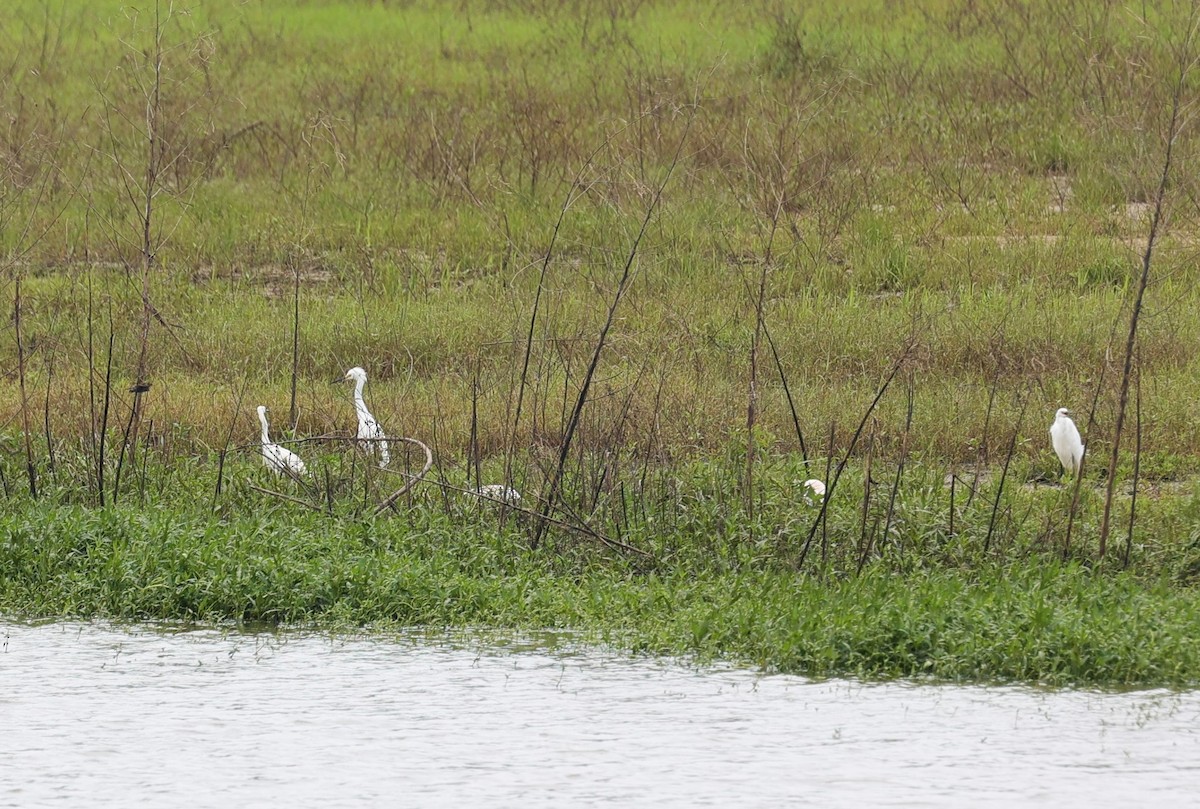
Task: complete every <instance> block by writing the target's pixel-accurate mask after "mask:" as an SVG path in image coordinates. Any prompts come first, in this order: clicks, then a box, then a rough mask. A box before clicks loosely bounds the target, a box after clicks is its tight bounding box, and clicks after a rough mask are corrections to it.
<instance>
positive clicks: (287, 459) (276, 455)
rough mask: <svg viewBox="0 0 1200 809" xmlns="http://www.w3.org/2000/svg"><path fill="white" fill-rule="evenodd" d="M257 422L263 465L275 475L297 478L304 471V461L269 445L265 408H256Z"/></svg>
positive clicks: (282, 448) (291, 453) (279, 447)
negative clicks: (260, 433) (259, 427)
mask: <svg viewBox="0 0 1200 809" xmlns="http://www.w3.org/2000/svg"><path fill="white" fill-rule="evenodd" d="M258 420H259V421H260V422H261V423H262V456H263V465H264V466H266V467H267V469H270V470H271V471H272V472H274V473H275V474H277V475H289V476H299V475H303V474H304V471H305V467H304V461H302V460H300V457H299V456H298V455H296V453H294V452H292V451H291V450H290V449H286V448H285V447H281V446H279V445H278V444H273V443H271V438H270V436H269V435H267V407H266V405H259V406H258Z"/></svg>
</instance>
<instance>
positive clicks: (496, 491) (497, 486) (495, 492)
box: [475, 483, 521, 506]
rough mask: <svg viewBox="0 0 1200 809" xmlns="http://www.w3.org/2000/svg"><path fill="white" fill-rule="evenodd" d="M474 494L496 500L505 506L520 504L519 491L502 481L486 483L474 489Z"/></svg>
mask: <svg viewBox="0 0 1200 809" xmlns="http://www.w3.org/2000/svg"><path fill="white" fill-rule="evenodd" d="M475 494H477V495H479V496H480V497H482V498H484V499H486V500H496V501H497V502H500V503H504V504H505V505H507V506H520V505H521V493H520V492H518V491H517V490H516V489H514V488H512V487H511V486H505V485H504V484H503V483H488V484H485V485H483V486H480V487H479V488H478V489H476V490H475Z"/></svg>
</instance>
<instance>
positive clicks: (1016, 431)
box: [983, 396, 1029, 554]
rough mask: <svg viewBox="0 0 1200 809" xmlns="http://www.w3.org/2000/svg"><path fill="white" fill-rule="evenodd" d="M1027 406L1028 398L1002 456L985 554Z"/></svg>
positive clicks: (1023, 404) (985, 538) (990, 545)
mask: <svg viewBox="0 0 1200 809" xmlns="http://www.w3.org/2000/svg"><path fill="white" fill-rule="evenodd" d="M1028 406H1029V397H1028V396H1026V397H1025V400H1024V401H1023V402H1022V403H1021V412H1020V415H1018V416H1017V426H1016V427H1014V428H1013V434H1012V438H1011V439H1010V440H1009V442H1008V451H1007V452H1006V453H1005V454H1004V466H1003V467H1001V469H1000V482H999V483H998V484H997V486H996V498H995V500H993V501H992V513H991V515H990V516H989V517H988V530H987V536H986V537H984V540H983V552H984V554H986V553H987V552H988V550H989V549H990V548H991V547H992V534H993V533H995V530H996V516H997V515H998V514H999V513H1000V499H1001V498H1002V497H1003V496H1004V484H1005V483H1006V482H1007V481H1008V467H1009V465H1010V464H1011V463H1012V459H1013V455H1015V454H1016V452H1017V436H1019V435H1020V434H1021V425H1023V424H1024V423H1025V409H1026V408H1027V407H1028Z"/></svg>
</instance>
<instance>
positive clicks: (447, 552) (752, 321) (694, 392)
mask: <svg viewBox="0 0 1200 809" xmlns="http://www.w3.org/2000/svg"><path fill="white" fill-rule="evenodd" d="M10 6H11V8H10V9H9V10H7V11H6V14H5V20H4V21H3V22H0V51H2V52H3V53H4V54H6V56H5V59H4V60H3V64H0V110H3V116H2V118H0V174H2V176H0V269H2V270H3V281H2V283H3V289H4V290H5V294H6V295H7V298H8V306H9V307H10V311H11V318H9V319H8V321H7V324H6V326H5V328H4V332H3V335H2V336H0V341H2V345H0V351H3V356H4V357H6V358H7V359H6V361H5V369H6V377H5V380H4V381H3V382H2V383H0V417H2V418H3V422H2V425H0V426H2V427H3V432H2V433H0V484H2V495H3V498H4V501H5V503H6V505H5V516H4V517H3V523H4V530H3V534H2V535H0V574H2V578H0V581H2V583H0V608H2V609H4V610H5V611H16V612H20V613H22V614H83V615H109V616H114V617H134V618H136V617H161V618H167V617H181V618H189V619H203V620H221V619H237V620H252V621H257V620H268V621H286V622H296V621H309V620H312V621H342V620H344V621H349V622H367V623H370V622H375V621H399V622H413V623H443V622H445V623H484V624H488V623H494V624H504V625H509V624H516V625H522V626H534V625H538V624H540V623H544V624H550V625H556V626H557V625H583V626H593V627H595V628H597V629H598V631H601V630H602V628H603V625H605V624H606V623H607V624H610V628H611V631H612V632H613V633H615V634H617V635H621V637H622V638H623V640H621V641H620V642H622V643H628V644H629V645H631V646H634V647H637V648H646V649H653V650H672V651H680V650H687V649H692V650H700V651H704V652H706V653H711V654H717V655H727V656H733V657H737V658H739V659H744V660H750V661H753V662H756V663H761V664H763V665H766V666H768V667H778V668H784V669H787V670H793V671H807V672H817V673H828V672H832V671H845V670H849V671H859V672H861V673H868V674H870V673H874V674H919V673H931V674H936V675H941V676H947V677H1014V678H1027V679H1046V680H1050V681H1055V682H1064V681H1098V682H1133V683H1138V682H1146V683H1149V682H1167V683H1173V684H1183V683H1194V682H1195V681H1197V680H1198V679H1200V648H1198V646H1197V645H1198V644H1200V638H1197V637H1196V635H1195V633H1194V632H1192V631H1190V630H1189V629H1187V627H1188V626H1189V625H1191V626H1194V625H1195V623H1194V621H1192V617H1193V616H1194V613H1195V611H1196V609H1197V604H1196V597H1195V590H1194V582H1195V580H1196V577H1197V575H1200V492H1198V489H1197V483H1196V475H1197V473H1200V414H1198V413H1197V410H1196V406H1195V402H1196V401H1197V399H1198V398H1200V396H1198V394H1200V361H1198V360H1197V357H1198V356H1200V318H1198V317H1197V316H1196V312H1197V311H1200V283H1198V281H1200V270H1198V269H1197V263H1196V253H1197V246H1198V245H1200V240H1198V239H1197V235H1198V234H1200V204H1198V200H1200V193H1198V192H1200V187H1198V186H1197V182H1198V180H1197V176H1198V175H1197V173H1196V172H1195V171H1194V170H1193V167H1194V166H1195V164H1196V158H1197V147H1198V143H1200V142H1198V141H1197V138H1196V137H1195V129H1194V120H1193V117H1194V103H1195V99H1196V93H1197V90H1198V85H1197V81H1198V78H1200V73H1197V71H1196V70H1195V69H1194V64H1195V60H1196V57H1197V55H1198V54H1200V43H1198V42H1197V40H1196V33H1197V24H1198V21H1200V17H1198V15H1197V10H1196V8H1195V7H1194V6H1193V5H1189V4H1182V3H1168V4H1162V5H1160V6H1158V7H1156V8H1153V9H1150V8H1146V7H1142V6H1138V7H1136V8H1135V7H1127V6H1126V5H1124V4H1121V3H1117V2H1084V1H1083V0H1069V1H1068V2H1065V3H1058V4H1054V6H1053V8H1049V7H1043V6H1042V4H1037V3H1024V2H1019V0H992V1H991V2H986V3H979V4H971V5H968V6H966V7H962V8H956V7H950V6H947V5H946V4H943V3H937V2H926V3H919V4H916V5H915V6H913V7H911V8H905V9H900V8H897V7H895V6H894V4H891V3H885V2H866V3H860V4H855V5H854V7H853V8H849V9H847V8H845V7H844V5H843V4H838V3H832V2H830V3H825V2H816V3H811V4H806V5H804V6H803V7H800V6H793V5H790V4H776V3H751V4H742V3H732V2H710V3H681V2H670V1H669V0H663V1H662V2H631V1H630V0H605V2H602V3H594V4H593V3H586V4H565V5H564V4H556V3H542V2H537V1H536V0H534V2H524V3H519V2H513V3H506V2H501V3H495V2H472V0H464V1H463V2H459V3H449V4H441V3H432V2H430V3H424V2H417V3H409V4H402V5H399V6H397V5H393V4H387V3H383V4H367V3H352V2H340V3H339V2H320V3H317V2H299V1H298V0H297V2H282V1H281V2H267V3H261V4H253V5H240V6H237V7H226V6H223V5H219V4H211V3H196V4H185V3H175V4H171V3H168V2H165V0H161V1H160V2H158V3H157V4H154V5H146V6H139V7H138V8H137V9H134V8H133V7H130V6H126V5H124V4H121V3H118V2H111V1H109V2H99V3H91V4H88V5H87V6H86V7H83V6H77V5H75V4H69V3H59V4H56V3H53V2H45V1H44V0H17V1H16V2H14V3H11V4H10ZM353 366H363V367H364V368H366V369H367V371H368V372H369V373H370V375H371V383H370V384H371V386H370V389H369V393H370V396H371V411H372V413H373V414H374V416H375V417H376V418H377V419H378V420H379V422H380V424H381V425H382V426H383V427H384V428H385V429H386V431H387V435H388V437H389V438H391V437H393V436H401V437H412V438H415V439H418V440H419V441H420V442H421V443H422V445H423V446H427V447H428V448H429V450H430V454H429V456H428V457H426V456H425V455H423V454H422V453H421V452H420V451H419V450H420V448H419V447H418V446H417V445H414V444H412V443H406V442H403V441H401V442H400V443H399V444H397V443H396V442H395V441H393V443H392V453H393V455H394V456H396V457H395V458H394V459H393V461H392V463H391V464H390V465H389V467H388V468H387V469H386V470H382V469H378V468H377V467H376V466H375V465H374V464H373V463H372V462H371V461H370V460H369V459H368V458H367V457H366V456H365V455H364V454H363V453H362V452H361V451H360V449H356V448H355V447H354V444H353V442H352V441H351V440H350V439H352V438H353V437H354V436H355V430H354V423H355V422H354V413H353V407H352V405H351V404H350V401H349V398H348V395H347V393H346V391H344V390H343V389H340V388H335V387H334V386H332V385H330V383H329V380H330V379H332V378H334V377H339V376H341V375H343V374H344V373H345V371H346V369H347V368H350V367H353ZM260 404H262V405H267V406H268V407H270V408H271V412H272V414H273V415H272V422H271V431H272V437H273V439H274V440H275V441H277V442H279V443H280V444H281V445H283V446H287V447H289V448H290V449H292V450H293V451H295V452H297V453H298V454H299V455H300V456H301V457H303V458H304V459H305V462H306V464H307V468H308V474H307V475H306V476H305V477H303V478H302V479H298V480H280V481H273V480H271V479H270V478H269V476H268V475H267V474H266V473H265V472H263V470H262V464H261V460H260V459H259V458H258V457H257V455H256V453H257V452H258V446H257V443H258V442H257V439H258V434H259V429H260V428H259V423H258V420H257V417H256V415H255V407H256V406H257V405H260ZM1059 407H1070V408H1071V410H1072V411H1074V412H1075V413H1076V419H1077V423H1078V425H1079V428H1080V431H1081V432H1082V433H1083V441H1084V443H1085V444H1086V446H1087V449H1088V452H1087V455H1086V456H1085V459H1084V464H1083V470H1082V475H1081V476H1078V477H1076V478H1072V479H1068V481H1067V485H1063V484H1062V483H1061V482H1060V468H1059V464H1058V460H1057V458H1056V457H1055V455H1054V453H1053V452H1052V451H1051V449H1050V442H1049V437H1048V435H1047V429H1048V428H1049V426H1050V422H1051V421H1052V419H1053V414H1054V412H1055V410H1056V409H1057V408H1059ZM423 466H426V467H427V470H426V473H425V474H424V477H423V478H422V479H421V482H420V483H419V484H414V483H413V479H414V476H415V475H416V474H417V473H418V472H420V471H421V470H422V467H423ZM809 478H816V479H820V480H823V481H825V482H826V484H827V486H828V491H827V497H826V499H825V500H820V499H818V500H817V501H816V502H815V503H806V502H805V501H804V498H803V490H802V486H801V483H802V481H804V480H806V479H809ZM1076 481H1078V485H1075V482H1076ZM491 484H495V485H506V486H513V487H515V488H516V489H517V490H519V491H520V492H521V493H522V496H523V502H522V505H521V506H520V507H511V506H506V505H504V504H500V503H481V502H478V498H475V497H472V496H471V495H470V492H471V491H472V490H475V489H477V488H478V487H479V486H481V485H491ZM810 499H811V498H810ZM388 501H390V502H388ZM381 509H382V513H380V514H375V512H376V511H379V510H381ZM730 598H732V599H733V600H732V601H730ZM722 605H724V606H722ZM1113 611H1115V612H1113ZM788 616H790V617H788ZM839 616H840V618H839ZM1021 616H1025V617H1021ZM842 618H844V619H845V621H848V623H846V622H843V621H842V620H841V619H842ZM993 619H994V620H995V621H996V622H997V624H996V626H997V628H996V629H995V632H993V631H992V630H991V629H988V627H989V626H990V624H989V621H992V620H993ZM1163 622H1165V624H1164V623H1163ZM1189 622H1190V624H1189ZM1151 623H1153V624H1154V625H1155V626H1168V627H1169V628H1168V629H1164V630H1163V631H1162V632H1161V633H1160V634H1155V633H1150V632H1149V631H1148V626H1149V625H1150V624H1151ZM839 627H841V628H842V629H839ZM843 630H844V631H845V632H846V633H848V634H846V635H844V636H843V635H837V633H838V632H841V631H843ZM958 632H961V633H962V634H963V636H964V637H966V636H970V637H973V638H974V640H973V641H972V643H974V644H976V645H975V646H974V647H973V648H974V650H975V651H974V652H971V653H967V652H961V653H960V651H955V650H959V649H960V647H959V646H957V645H955V644H957V641H954V642H953V643H951V641H949V640H947V638H950V637H958V635H956V634H955V633H958ZM1110 632H1114V633H1117V634H1113V635H1110V634H1109V633H1110ZM622 633H632V634H622ZM831 633H832V634H831ZM1063 633H1065V634H1063ZM834 635H837V637H834ZM1151 635H1153V637H1151ZM1001 636H1003V637H1006V638H1007V637H1011V638H1014V639H1015V640H1013V641H1012V644H1015V646H1014V645H1008V644H1006V643H1004V642H1001V641H1000V640H999V639H998V638H1000V637H1001ZM947 644H950V647H948V646H947ZM951 647H953V648H952V649H951Z"/></svg>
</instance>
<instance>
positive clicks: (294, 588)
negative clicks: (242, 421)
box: [0, 508, 1200, 686]
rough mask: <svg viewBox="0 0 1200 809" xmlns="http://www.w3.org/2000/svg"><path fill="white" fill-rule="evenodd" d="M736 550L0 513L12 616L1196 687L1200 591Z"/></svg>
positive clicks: (771, 666) (472, 533)
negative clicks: (549, 641) (516, 634)
mask: <svg viewBox="0 0 1200 809" xmlns="http://www.w3.org/2000/svg"><path fill="white" fill-rule="evenodd" d="M753 555H754V552H753V550H752V549H751V548H750V547H740V548H738V549H737V550H735V551H732V552H730V553H728V554H726V555H725V558H724V559H723V561H721V562H718V561H715V560H708V561H704V560H701V559H699V558H693V559H691V560H689V562H688V563H687V564H680V563H678V562H676V563H673V564H662V565H656V566H651V567H650V568H647V567H645V566H644V564H642V563H635V562H630V561H628V560H625V561H623V560H620V559H613V558H609V559H601V558H597V557H596V556H595V555H594V554H580V553H566V554H562V555H558V556H553V557H551V556H547V555H545V554H541V553H534V552H531V551H529V550H528V548H527V546H525V544H524V543H523V542H522V541H521V540H520V538H518V537H516V536H513V535H512V534H510V533H506V532H504V531H497V530H496V528H495V526H494V525H493V526H491V527H488V525H487V524H485V523H470V522H468V523H465V524H464V523H458V524H453V523H450V522H447V521H446V520H445V519H444V518H441V517H438V516H437V515H435V514H431V513H430V512H429V511H426V510H422V509H418V510H416V511H413V512H410V513H408V514H406V517H405V519H404V520H403V521H380V522H365V523H364V522H361V521H347V520H336V519H322V518H309V517H306V516H297V515H295V514H291V515H288V514H283V513H279V512H268V513H265V514H258V515H242V516H238V517H236V518H231V519H226V520H212V521H207V522H206V521H204V520H203V519H197V517H196V515H195V514H194V513H188V512H187V511H185V510H182V509H181V510H178V511H175V512H172V511H169V510H150V511H146V510H138V509H117V510H111V511H107V512H95V511H88V510H81V509H73V508H39V509H30V510H28V511H26V512H24V513H22V514H20V515H11V514H10V515H6V516H5V517H4V518H3V519H2V520H0V574H2V575H0V610H3V611H4V612H5V613H7V614H16V615H22V616H37V617H53V616H63V617H66V616H70V617H102V618H106V619H114V620H142V621H145V620H160V619H167V620H183V621H204V622H227V621H238V622H264V621H265V622H270V623H274V624H285V625H293V626H294V625H304V626H317V627H328V628H336V627H345V626H362V625H369V626H373V627H376V628H384V627H386V626H391V625H403V626H413V625H421V626H428V627H455V628H457V627H481V626H487V627H493V628H512V629H536V628H547V627H553V628H570V629H573V630H578V631H580V632H581V633H582V634H583V635H584V636H585V637H586V638H588V639H591V640H593V641H597V642H604V643H608V644H612V645H614V646H616V647H618V648H622V649H627V650H632V651H635V652H639V653H653V654H670V655H691V656H694V657H696V658H697V659H699V660H712V659H724V660H731V661H735V662H739V663H745V664H751V665H754V666H758V667H762V668H764V669H766V670H769V671H785V672H794V673H801V674H807V675H812V676H830V675H840V674H854V675H858V676H862V677H870V678H879V677H884V678H892V677H932V678H937V679H946V680H960V681H980V680H984V681H1002V680H1020V681H1033V682H1041V683H1046V684H1053V685H1103V686H1117V685H1135V686H1158V685H1165V686H1194V685H1196V684H1197V682H1200V638H1197V636H1196V633H1195V631H1194V629H1195V626H1196V622H1197V620H1198V619H1200V600H1198V599H1197V598H1196V595H1195V593H1194V591H1190V590H1186V589H1185V590H1181V589H1179V588H1178V587H1177V586H1174V585H1172V584H1171V583H1170V582H1168V581H1166V580H1159V579H1151V580H1144V579H1139V578H1136V577H1134V576H1132V575H1128V574H1121V575H1097V574H1096V573H1094V572H1092V571H1088V570H1087V569H1085V568H1083V567H1081V566H1079V565H1078V564H1066V565H1064V564H1061V563H1057V562H1053V561H1049V560H1048V559H1044V558H1043V559H1027V560H1024V561H1021V562H1017V563H1013V564H1006V565H1003V566H999V565H987V566H984V567H982V568H980V569H978V570H975V571H970V572H968V571H961V570H960V571H953V570H918V571H913V572H910V573H908V574H907V575H902V576H901V575H897V574H895V573H894V572H890V571H888V570H886V569H884V568H883V567H877V568H874V569H872V570H869V571H868V572H867V573H866V574H865V575H862V576H858V577H847V578H843V577H841V576H834V577H833V578H830V579H828V580H821V579H819V578H816V577H802V576H797V575H796V574H795V573H793V572H790V571H788V570H786V569H783V568H781V567H779V566H776V565H769V566H766V567H764V566H762V565H760V564H755V563H754V560H753Z"/></svg>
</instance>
